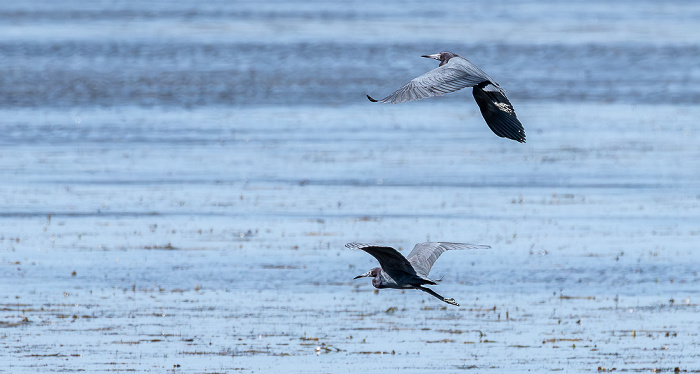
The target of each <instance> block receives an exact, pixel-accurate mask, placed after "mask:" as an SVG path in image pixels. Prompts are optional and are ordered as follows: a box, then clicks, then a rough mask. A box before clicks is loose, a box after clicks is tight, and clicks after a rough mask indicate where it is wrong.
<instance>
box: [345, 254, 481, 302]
mask: <svg viewBox="0 0 700 374" xmlns="http://www.w3.org/2000/svg"><path fill="white" fill-rule="evenodd" d="M345 246H346V247H348V248H351V249H355V248H357V249H361V250H363V251H365V252H367V253H369V254H370V255H372V257H374V258H376V259H377V261H379V265H380V266H381V267H378V268H374V269H372V270H370V271H368V272H366V273H364V274H360V275H358V276H356V277H355V278H354V279H357V278H362V277H370V278H373V279H372V285H373V286H374V287H375V288H398V289H416V290H421V291H423V292H427V293H429V294H431V295H433V296H435V297H437V298H438V299H440V300H442V301H444V302H446V303H448V304H452V305H456V306H459V304H458V303H457V302H456V301H455V300H454V299H448V298H445V297H442V296H441V295H438V294H437V293H436V292H435V291H433V290H431V289H430V288H426V287H423V285H424V284H432V285H436V284H437V282H436V281H434V280H432V279H430V278H428V273H430V268H432V267H433V264H434V263H435V261H437V259H438V257H440V255H441V254H442V253H443V252H445V251H450V250H454V249H488V248H491V247H489V246H488V245H474V244H465V243H442V242H436V243H418V244H416V246H415V247H413V250H412V251H411V253H409V254H408V257H404V256H403V255H402V254H401V253H399V251H397V250H396V249H394V248H391V247H383V246H379V245H370V244H360V243H348V244H346V245H345Z"/></svg>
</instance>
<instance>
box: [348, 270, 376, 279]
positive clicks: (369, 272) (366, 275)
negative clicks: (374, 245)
mask: <svg viewBox="0 0 700 374" xmlns="http://www.w3.org/2000/svg"><path fill="white" fill-rule="evenodd" d="M363 277H372V270H370V271H368V272H366V273H364V274H360V275H358V276H356V277H355V278H352V279H358V278H363Z"/></svg>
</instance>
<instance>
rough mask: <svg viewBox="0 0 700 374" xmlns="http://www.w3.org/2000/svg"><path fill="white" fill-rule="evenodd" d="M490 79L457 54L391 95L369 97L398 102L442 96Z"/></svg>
mask: <svg viewBox="0 0 700 374" xmlns="http://www.w3.org/2000/svg"><path fill="white" fill-rule="evenodd" d="M490 80H491V78H490V77H489V76H488V75H487V74H486V73H484V72H483V71H482V70H481V69H479V68H478V67H477V66H476V65H474V64H472V63H471V62H470V61H469V60H467V59H465V58H463V57H459V56H458V57H453V58H451V59H450V60H449V61H448V62H447V63H446V64H445V65H442V66H440V67H438V68H436V69H433V70H431V71H429V72H427V73H425V74H423V75H421V76H419V77H416V78H413V80H411V81H410V82H408V83H407V84H406V85H404V86H403V87H401V88H399V89H398V90H396V91H395V92H394V93H392V94H391V95H389V96H387V97H385V98H383V99H381V100H374V99H372V98H371V97H370V100H371V101H381V102H383V103H391V104H398V103H404V102H407V101H413V100H421V99H425V98H427V97H432V96H442V95H444V94H446V93H449V92H454V91H457V90H461V89H462V88H464V87H471V86H474V85H476V84H479V83H481V82H484V81H490ZM368 97H369V96H368Z"/></svg>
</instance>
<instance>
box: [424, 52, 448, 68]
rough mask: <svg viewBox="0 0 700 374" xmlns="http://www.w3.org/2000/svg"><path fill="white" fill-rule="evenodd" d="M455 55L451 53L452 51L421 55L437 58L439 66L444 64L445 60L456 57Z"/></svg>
mask: <svg viewBox="0 0 700 374" xmlns="http://www.w3.org/2000/svg"><path fill="white" fill-rule="evenodd" d="M456 56H457V55H456V54H454V53H452V52H440V53H436V54H434V55H423V56H421V57H425V58H432V59H435V60H438V61H440V66H442V65H445V64H446V63H447V61H450V59H451V58H452V57H456Z"/></svg>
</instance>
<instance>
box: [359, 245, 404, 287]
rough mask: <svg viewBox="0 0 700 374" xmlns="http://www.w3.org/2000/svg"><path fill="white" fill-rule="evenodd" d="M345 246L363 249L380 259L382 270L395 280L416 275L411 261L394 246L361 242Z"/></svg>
mask: <svg viewBox="0 0 700 374" xmlns="http://www.w3.org/2000/svg"><path fill="white" fill-rule="evenodd" d="M345 246H346V247H348V248H352V249H355V248H356V249H361V250H363V251H365V252H367V253H369V254H370V255H372V257H374V258H376V259H377V261H379V266H381V267H382V270H383V271H385V272H387V274H389V276H390V277H392V278H394V279H395V280H400V279H404V278H405V277H406V276H409V277H415V276H416V271H415V270H414V269H413V266H412V265H411V263H410V262H408V260H407V259H406V257H404V256H403V255H402V254H401V253H399V251H397V250H395V249H394V248H391V247H383V246H378V245H371V244H360V243H348V244H346V245H345Z"/></svg>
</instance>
